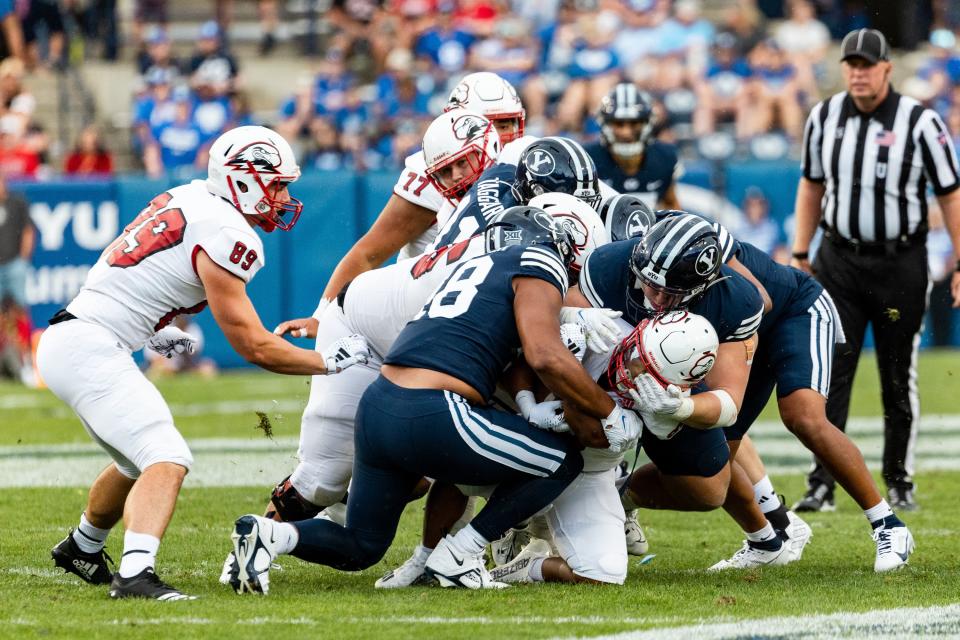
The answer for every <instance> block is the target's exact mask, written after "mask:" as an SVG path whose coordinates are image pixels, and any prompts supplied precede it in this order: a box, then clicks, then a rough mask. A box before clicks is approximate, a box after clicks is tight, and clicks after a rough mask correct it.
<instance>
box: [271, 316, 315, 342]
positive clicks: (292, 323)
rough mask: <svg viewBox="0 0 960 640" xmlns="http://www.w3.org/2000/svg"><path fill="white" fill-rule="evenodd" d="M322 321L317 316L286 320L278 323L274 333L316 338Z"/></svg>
mask: <svg viewBox="0 0 960 640" xmlns="http://www.w3.org/2000/svg"><path fill="white" fill-rule="evenodd" d="M318 326H320V321H319V320H317V319H316V318H297V319H296V320H285V321H283V322H281V323H280V324H278V325H277V328H276V329H274V330H273V334H274V335H277V336H282V335H283V334H285V333H289V334H290V336H291V337H293V338H316V337H317V327H318Z"/></svg>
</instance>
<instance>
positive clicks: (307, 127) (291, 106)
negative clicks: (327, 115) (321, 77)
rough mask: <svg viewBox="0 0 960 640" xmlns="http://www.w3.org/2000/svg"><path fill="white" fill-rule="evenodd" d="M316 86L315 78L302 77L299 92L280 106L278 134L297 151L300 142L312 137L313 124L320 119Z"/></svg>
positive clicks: (299, 81) (298, 83)
mask: <svg viewBox="0 0 960 640" xmlns="http://www.w3.org/2000/svg"><path fill="white" fill-rule="evenodd" d="M316 86H317V83H316V81H315V80H314V79H313V78H311V77H309V76H302V77H301V78H300V79H299V80H298V81H297V92H296V93H295V94H294V95H293V96H291V97H290V98H287V99H286V100H285V101H284V102H283V104H281V105H280V122H279V123H278V124H277V126H276V130H277V133H279V134H280V135H282V136H283V137H284V138H286V139H287V140H288V141H289V142H290V144H291V145H293V146H294V148H295V149H296V146H297V144H296V143H297V141H298V140H300V139H301V138H305V137H307V136H310V135H311V132H312V127H313V123H314V121H315V120H317V119H319V117H318V116H319V114H320V111H319V108H318V107H319V104H318V102H319V101H318V100H317V96H316Z"/></svg>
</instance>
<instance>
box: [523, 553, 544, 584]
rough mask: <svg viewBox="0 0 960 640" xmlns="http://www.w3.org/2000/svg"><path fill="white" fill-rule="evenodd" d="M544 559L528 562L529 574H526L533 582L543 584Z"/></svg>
mask: <svg viewBox="0 0 960 640" xmlns="http://www.w3.org/2000/svg"><path fill="white" fill-rule="evenodd" d="M544 560H546V558H534V559H533V560H531V561H530V572H529V573H528V574H527V575H529V576H530V579H531V580H533V581H534V582H543V561H544Z"/></svg>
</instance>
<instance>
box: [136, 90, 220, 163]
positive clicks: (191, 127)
mask: <svg viewBox="0 0 960 640" xmlns="http://www.w3.org/2000/svg"><path fill="white" fill-rule="evenodd" d="M172 98H173V102H174V104H175V115H174V119H173V122H169V123H167V124H164V125H161V126H160V127H158V128H157V129H156V130H155V132H154V136H153V138H154V139H153V141H151V142H150V144H148V145H147V147H146V149H145V151H144V158H143V163H144V166H145V167H146V170H147V173H148V174H149V175H150V176H151V177H154V178H158V177H161V176H163V175H165V173H175V174H188V173H190V172H192V171H194V170H200V169H202V168H203V167H204V166H205V165H206V158H207V155H206V153H205V152H204V144H205V142H206V139H205V136H204V134H203V132H202V131H201V130H200V128H199V127H197V125H196V124H195V123H194V121H193V101H192V96H191V95H190V90H189V89H188V88H187V87H183V86H181V87H177V88H176V89H174V90H173V94H172Z"/></svg>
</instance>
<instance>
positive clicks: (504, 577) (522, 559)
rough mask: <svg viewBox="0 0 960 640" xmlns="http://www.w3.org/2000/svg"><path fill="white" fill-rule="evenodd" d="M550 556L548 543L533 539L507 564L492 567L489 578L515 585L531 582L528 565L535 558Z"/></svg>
mask: <svg viewBox="0 0 960 640" xmlns="http://www.w3.org/2000/svg"><path fill="white" fill-rule="evenodd" d="M549 556H550V543H549V542H547V541H546V540H540V539H539V538H534V539H533V541H532V542H531V543H530V544H528V545H527V546H526V547H524V548H523V551H521V552H520V553H518V554H517V557H516V558H514V559H513V560H511V561H510V562H508V563H507V564H504V565H501V566H499V567H494V568H493V569H492V570H491V571H490V577H491V578H493V579H494V580H497V581H498V582H506V583H513V584H517V583H520V582H533V579H532V578H531V577H530V563H532V562H533V561H534V560H536V559H537V558H548V557H549Z"/></svg>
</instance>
